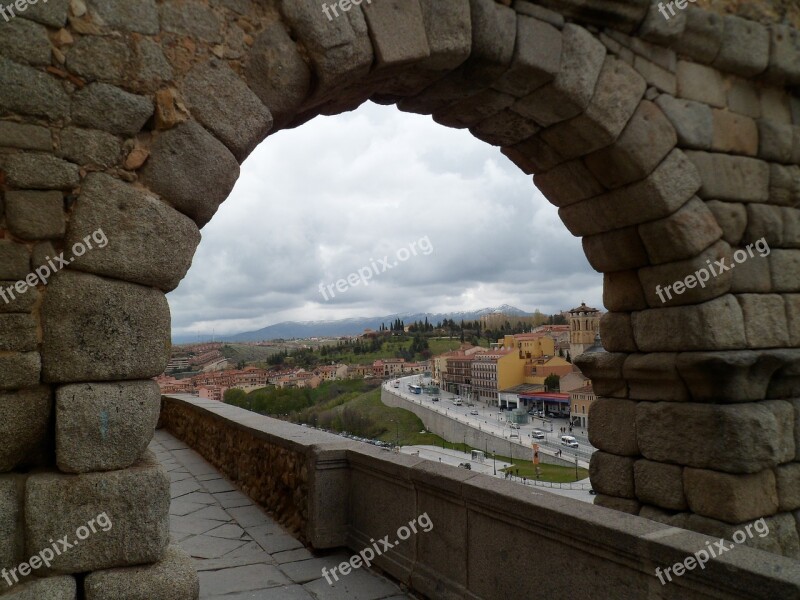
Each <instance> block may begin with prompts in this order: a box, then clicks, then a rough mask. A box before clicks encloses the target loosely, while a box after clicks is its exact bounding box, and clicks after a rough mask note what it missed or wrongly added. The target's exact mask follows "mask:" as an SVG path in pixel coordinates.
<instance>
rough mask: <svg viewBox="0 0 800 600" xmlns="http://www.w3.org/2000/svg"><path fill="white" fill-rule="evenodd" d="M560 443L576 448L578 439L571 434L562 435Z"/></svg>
mask: <svg viewBox="0 0 800 600" xmlns="http://www.w3.org/2000/svg"><path fill="white" fill-rule="evenodd" d="M561 445H562V446H569V447H570V448H577V447H578V440H576V439H575V438H574V437H572V436H571V435H562V436H561Z"/></svg>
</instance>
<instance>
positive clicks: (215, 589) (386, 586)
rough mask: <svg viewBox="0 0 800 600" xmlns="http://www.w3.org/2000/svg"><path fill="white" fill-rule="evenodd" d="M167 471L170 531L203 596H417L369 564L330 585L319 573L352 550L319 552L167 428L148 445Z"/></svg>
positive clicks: (267, 599) (273, 599) (252, 599)
mask: <svg viewBox="0 0 800 600" xmlns="http://www.w3.org/2000/svg"><path fill="white" fill-rule="evenodd" d="M150 449H151V450H152V451H153V452H155V454H156V456H157V457H158V459H159V461H160V462H161V464H163V465H164V467H165V468H166V469H167V471H168V472H169V476H170V481H171V482H172V485H171V496H172V504H171V506H170V532H171V535H172V541H173V543H176V544H179V545H180V546H181V547H182V548H183V549H184V550H186V551H187V552H188V553H189V554H190V555H191V556H192V557H193V559H194V560H195V564H196V568H197V571H198V574H199V578H200V599H201V600H383V599H385V600H400V599H407V598H413V596H410V595H408V594H407V593H406V592H404V591H402V590H401V589H400V587H399V586H398V585H397V584H396V583H394V582H392V581H389V580H388V579H386V578H385V577H382V576H381V575H379V574H377V573H375V572H374V571H371V570H369V569H359V570H357V571H353V572H351V573H350V574H349V575H347V576H346V577H343V578H341V579H340V580H339V581H338V582H334V584H333V585H329V584H328V582H327V581H326V580H325V579H324V578H323V577H322V568H323V567H327V568H328V569H331V568H332V567H335V566H336V565H338V564H340V563H341V562H343V561H345V560H349V558H350V555H349V554H348V553H347V552H345V551H338V552H335V553H328V554H324V555H323V554H320V555H315V554H314V553H312V552H310V551H309V550H308V549H306V548H305V547H304V546H303V544H301V543H300V542H299V541H297V540H296V539H295V538H294V537H293V536H292V535H291V534H289V532H287V531H286V530H285V529H283V528H282V527H281V526H280V525H279V524H278V523H276V522H275V521H274V520H273V519H272V517H270V516H269V515H268V514H267V513H265V512H264V511H262V510H261V509H260V508H259V507H258V506H256V505H255V504H254V503H253V502H252V501H251V500H250V498H248V497H247V496H245V495H244V494H243V493H241V492H240V491H239V490H237V489H236V487H235V486H234V485H233V484H231V483H230V482H229V481H228V480H227V479H225V478H224V477H223V476H222V475H221V474H220V473H219V472H218V471H217V470H216V469H215V468H214V467H213V466H212V465H211V464H210V463H209V462H208V461H206V460H205V459H204V458H203V457H202V456H200V455H199V454H198V453H197V452H195V451H194V450H192V449H191V448H189V447H187V446H186V444H184V443H183V442H181V441H180V440H178V439H177V438H175V437H174V436H172V435H171V434H169V433H168V432H167V431H165V430H158V431H156V435H155V437H154V439H153V441H152V442H151V444H150Z"/></svg>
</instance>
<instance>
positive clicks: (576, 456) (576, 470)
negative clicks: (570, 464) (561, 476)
mask: <svg viewBox="0 0 800 600" xmlns="http://www.w3.org/2000/svg"><path fill="white" fill-rule="evenodd" d="M575 481H578V455H577V454H576V455H575Z"/></svg>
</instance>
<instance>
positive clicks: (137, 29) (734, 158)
mask: <svg viewBox="0 0 800 600" xmlns="http://www.w3.org/2000/svg"><path fill="white" fill-rule="evenodd" d="M322 4H323V2H322V0H260V1H255V0H160V1H158V2H157V1H156V0H49V2H46V3H45V2H38V3H35V4H34V3H32V4H27V3H24V2H23V3H22V5H23V6H24V7H25V8H24V9H23V10H20V11H19V13H18V14H16V16H14V17H13V18H11V19H10V20H8V21H6V20H5V19H2V18H0V192H2V196H1V197H0V198H1V199H0V290H2V291H3V293H4V294H6V295H7V296H8V298H6V297H3V296H2V294H0V431H2V432H3V433H5V434H6V435H5V436H4V440H5V443H4V444H3V447H2V449H0V472H2V474H0V507H1V508H2V509H1V510H0V532H1V533H0V536H1V538H0V541H2V542H3V543H2V544H0V568H5V569H11V568H14V567H16V566H17V565H18V564H20V563H21V562H23V561H24V560H26V559H27V558H28V557H30V556H31V555H32V554H35V553H36V552H38V551H39V550H41V549H42V547H43V546H44V545H46V544H47V540H48V539H50V538H53V539H55V538H57V537H58V538H61V537H63V536H64V535H67V534H71V533H72V532H74V531H76V529H77V528H79V527H80V526H82V525H84V524H85V523H86V522H87V521H89V520H90V519H92V518H94V517H96V516H97V515H98V514H100V513H102V512H105V513H107V515H108V516H109V517H110V519H111V520H112V521H113V523H114V527H113V529H112V530H111V531H110V532H108V533H99V534H97V535H96V537H90V538H89V539H88V540H86V541H85V542H83V544H82V545H81V546H79V549H76V550H73V551H72V552H70V553H68V554H66V555H65V556H63V557H60V559H59V561H57V562H55V563H53V564H52V565H51V567H50V568H49V569H39V570H37V571H35V572H34V573H32V574H29V575H27V577H26V578H25V579H26V581H27V580H30V581H27V582H20V583H16V584H15V586H14V592H13V594H16V595H14V597H15V598H16V597H19V598H63V599H65V600H66V599H75V598H77V597H87V596H86V595H85V591H80V593H79V591H78V588H79V587H82V586H84V583H85V582H86V581H92V582H93V584H92V589H91V597H92V598H97V599H101V598H111V597H113V598H114V599H115V600H117V599H120V598H121V599H122V600H125V598H134V597H137V598H138V596H134V595H130V596H126V595H125V590H126V589H130V590H133V589H134V587H130V588H128V587H126V586H125V585H124V584H123V583H121V582H123V581H124V579H125V577H126V571H125V569H131V571H130V578H131V581H140V580H141V578H142V577H143V574H142V573H143V571H142V568H144V569H148V568H149V569H153V573H154V577H156V576H158V577H163V573H164V571H165V570H170V569H171V570H173V571H175V577H176V578H178V579H181V580H183V581H185V580H186V579H185V578H186V577H187V573H186V572H185V570H186V569H187V567H186V565H187V562H186V561H185V560H180V559H177V558H176V552H177V550H175V549H174V548H170V547H169V540H168V535H167V532H168V528H167V522H168V512H169V511H168V506H169V486H168V479H167V477H166V475H165V473H164V472H163V469H162V468H161V467H159V465H158V464H157V463H156V462H155V461H154V460H153V458H152V456H150V455H148V453H147V451H146V448H147V444H148V442H149V441H150V439H151V437H152V432H153V427H154V426H155V419H156V413H157V403H158V399H157V395H156V390H155V389H154V388H153V385H152V384H151V383H150V382H149V379H150V378H152V377H154V376H156V375H158V374H160V373H161V372H162V371H163V369H164V367H165V365H166V363H167V360H168V356H169V350H170V315H169V309H168V305H167V302H166V300H165V297H164V294H165V293H166V292H168V291H170V290H172V289H174V288H175V286H177V284H178V282H179V281H180V280H181V279H182V278H183V276H184V275H185V274H186V271H187V270H188V268H189V265H190V263H191V260H192V256H193V253H194V251H195V249H196V247H197V244H198V243H199V240H200V234H199V230H200V228H202V227H203V226H204V225H205V224H206V223H208V222H209V221H210V220H211V218H212V217H213V216H214V214H215V212H216V210H217V209H218V207H219V205H220V204H221V203H222V202H223V201H224V200H225V199H226V198H227V196H228V194H229V192H230V190H231V189H232V187H233V185H234V183H235V182H236V179H237V176H238V169H239V164H240V163H241V162H242V161H243V160H244V159H245V158H246V157H247V156H248V154H249V153H250V152H251V151H252V150H253V148H255V146H256V145H257V144H259V143H260V142H262V141H263V140H264V139H265V138H266V137H267V136H268V135H269V134H270V133H272V132H274V131H277V130H280V129H285V128H292V127H297V126H300V125H302V124H303V123H305V122H306V121H309V120H310V119H313V118H314V117H316V116H318V115H331V114H337V113H341V112H343V111H348V110H352V109H354V108H356V107H358V106H359V105H360V104H362V103H363V102H365V101H367V100H369V99H371V100H373V101H375V102H379V103H382V104H396V105H397V106H398V107H399V108H400V109H401V110H404V111H411V112H416V113H423V114H428V115H432V117H433V119H434V120H436V121H437V122H439V123H442V124H443V125H446V126H449V127H456V128H465V129H469V131H470V132H471V133H472V134H473V135H474V136H475V137H477V138H479V139H481V140H484V141H486V142H487V143H489V144H492V145H495V146H498V147H499V148H500V149H501V151H502V152H503V153H504V154H505V155H506V156H507V157H508V158H509V159H511V160H512V161H513V162H514V163H516V164H517V165H518V166H519V168H520V169H522V170H523V171H524V172H526V173H528V174H531V175H533V182H534V183H535V184H536V185H537V186H538V187H539V188H540V189H541V190H542V191H543V192H544V194H545V195H546V196H547V197H548V199H549V200H550V201H551V202H552V203H553V204H555V205H556V206H557V207H558V208H559V214H560V216H561V218H562V220H563V221H564V223H565V225H566V226H567V228H568V229H569V230H570V232H572V233H573V234H574V235H576V236H581V237H582V238H583V243H584V248H585V251H586V255H587V258H588V260H589V262H590V264H591V265H592V266H593V267H594V268H595V269H596V270H597V271H599V272H602V273H603V274H604V304H605V306H606V308H607V309H608V310H609V313H608V314H607V315H606V316H605V317H604V319H603V321H602V324H601V333H602V337H603V340H604V345H605V347H606V348H607V350H608V353H603V354H593V355H584V356H583V357H582V359H581V360H580V365H581V368H582V369H584V371H585V372H586V373H587V375H589V376H591V378H592V380H593V381H594V389H595V391H596V393H597V394H598V396H599V397H600V399H599V400H598V401H597V402H596V403H595V405H594V406H593V408H592V414H591V423H592V427H591V428H590V430H589V434H590V438H591V440H592V443H593V444H594V445H595V446H596V447H597V448H598V449H599V450H600V452H598V453H597V455H596V457H595V460H594V461H593V468H592V474H593V479H592V480H593V485H594V487H595V489H596V490H597V491H598V492H600V495H598V497H597V501H596V502H597V504H601V505H603V506H606V507H612V508H615V509H618V510H621V511H626V512H630V513H635V514H640V515H642V516H646V517H648V518H650V519H656V520H660V521H664V522H666V523H670V524H673V525H676V526H678V527H684V528H688V529H694V530H697V531H700V532H704V533H708V534H711V535H720V536H730V535H731V533H732V531H734V530H736V529H737V526H738V525H740V524H741V523H743V522H745V521H750V520H753V519H755V518H758V517H765V518H766V520H767V522H768V523H769V525H770V531H771V532H772V533H771V535H769V536H768V537H766V538H763V539H760V538H757V539H754V540H751V541H750V542H749V543H758V544H759V545H760V547H762V548H763V549H765V550H768V551H770V552H774V553H779V554H784V555H786V556H790V557H794V558H800V533H799V529H800V466H799V465H800V96H798V94H797V90H798V89H800V88H798V86H800V34H799V33H798V31H797V30H795V29H794V28H792V27H791V26H788V25H780V24H772V25H764V24H762V23H759V22H756V21H750V20H746V19H744V18H741V17H738V16H734V15H727V16H721V15H718V14H714V13H710V12H705V11H704V10H702V9H699V8H696V7H695V6H693V5H691V4H690V5H689V7H688V8H687V9H686V10H684V11H683V12H681V17H680V18H676V19H675V20H674V21H673V20H670V21H666V20H665V19H664V18H663V17H662V16H661V14H660V13H659V12H658V10H657V9H656V7H655V3H653V4H651V2H650V1H649V0H615V1H601V0H581V1H578V0H540V1H538V2H528V1H524V0H514V1H513V2H512V1H511V0H503V1H495V0H374V1H373V2H371V3H360V4H356V3H352V4H351V6H350V10H348V11H343V12H340V14H339V16H338V17H335V18H332V19H328V18H327V17H326V16H325V14H324V12H323V10H322ZM329 4H330V3H329ZM19 5H20V4H19V3H18V4H17V6H19ZM98 231H102V232H104V234H105V235H106V236H107V242H108V243H107V245H106V246H101V245H100V243H99V239H98V238H96V237H92V234H93V232H98ZM759 240H760V241H761V242H762V243H764V244H768V249H769V250H770V252H769V253H768V254H765V255H763V256H761V255H760V254H758V253H756V254H755V255H752V254H751V255H750V256H749V257H748V258H747V260H745V261H739V260H738V259H736V257H737V256H739V257H741V255H742V252H744V253H745V255H747V248H748V246H750V248H751V253H752V248H753V244H754V243H755V242H757V241H759ZM89 244H94V245H93V246H91V247H90V248H88V249H87V247H86V246H88V245H89ZM62 252H63V256H61V253H62ZM59 256H61V259H62V260H63V261H64V264H63V265H62V264H61V263H58V264H56V263H55V262H54V259H55V258H56V257H59ZM73 259H74V260H73ZM734 259H736V261H734ZM718 261H724V264H726V265H729V266H730V268H729V269H728V270H725V271H724V272H722V270H721V272H720V273H719V275H718V276H716V277H713V278H712V279H710V280H709V281H708V283H707V284H706V285H704V286H699V285H696V283H697V282H695V285H692V286H689V285H688V282H687V286H686V289H684V291H683V293H680V294H678V293H677V288H676V291H675V293H674V294H673V295H672V296H671V297H670V298H668V299H666V301H664V302H662V299H661V298H660V297H659V295H658V292H657V289H658V288H657V287H656V286H661V288H663V287H664V286H666V285H669V284H672V283H673V282H676V281H680V280H684V279H685V278H686V277H687V276H690V275H692V274H693V273H695V271H697V270H698V269H701V268H703V267H705V266H706V265H712V264H715V263H716V264H719V262H718ZM734 263H735V264H734ZM60 266H63V267H64V268H58V269H57V270H58V271H59V272H58V273H57V274H56V275H54V276H51V277H47V278H45V277H42V276H37V275H36V273H37V272H38V273H44V270H43V269H45V267H47V268H48V270H56V268H57V267H60ZM50 267H52V269H50ZM733 267H735V268H733ZM44 279H47V281H48V285H44ZM9 291H10V293H9ZM298 515H302V510H300V511H299V513H298ZM300 518H301V516H298V519H300ZM110 569H113V570H114V571H113V574H114V577H113V581H114V582H115V583H114V585H113V586H112V587H109V588H108V589H107V590H105V591H104V590H103V585H104V583H103V582H105V581H109V580H111V578H108V577H104V576H102V575H101V573H102V572H103V571H106V570H110ZM89 573H91V575H89V576H88V577H87V576H86V575H87V574H89ZM156 574H159V575H156ZM23 575H25V574H23ZM188 576H191V574H188ZM6 587H7V583H6V582H5V581H3V580H0V595H2V594H3V592H4V591H6V589H5V588H6ZM190 588H192V586H186V587H185V588H184V589H190ZM120 590H122V591H121V592H120ZM130 593H131V594H134V593H135V592H134V591H131V592H130ZM168 593H170V592H168V591H167V590H165V591H164V595H163V597H164V598H166V597H168V596H167V594H168ZM120 594H122V595H120ZM193 595H194V594H193V593H192V592H183V593H182V595H171V596H169V598H175V600H183V598H190V597H192V596H193Z"/></svg>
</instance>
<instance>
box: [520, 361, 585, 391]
mask: <svg viewBox="0 0 800 600" xmlns="http://www.w3.org/2000/svg"><path fill="white" fill-rule="evenodd" d="M573 368H574V367H573V366H572V364H570V363H568V362H567V361H566V360H564V359H563V358H561V357H560V356H543V357H541V358H534V359H531V360H530V361H529V362H528V364H526V365H525V383H532V384H538V385H544V382H545V379H547V378H548V377H549V376H550V375H558V377H559V378H560V377H563V376H564V375H568V374H569V373H571V372H572V369H573Z"/></svg>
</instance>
